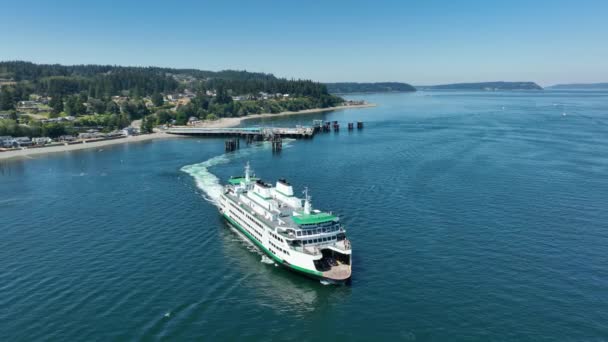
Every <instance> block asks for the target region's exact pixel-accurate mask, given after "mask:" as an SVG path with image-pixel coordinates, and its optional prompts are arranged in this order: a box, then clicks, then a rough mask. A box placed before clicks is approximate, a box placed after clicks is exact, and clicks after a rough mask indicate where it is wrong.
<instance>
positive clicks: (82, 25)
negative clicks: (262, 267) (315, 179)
mask: <svg viewBox="0 0 608 342" xmlns="http://www.w3.org/2000/svg"><path fill="white" fill-rule="evenodd" d="M0 9H1V11H0V60H16V59H19V60H28V61H33V62H38V63H62V64H84V63H86V64H88V63H94V64H120V65H155V66H167V67H178V68H182V67H184V68H185V67H187V68H199V69H206V70H220V69H246V70H251V71H263V72H271V73H274V74H275V75H277V76H284V77H289V78H291V77H294V78H308V79H313V80H317V81H403V82H409V83H412V84H437V83H448V82H468V81H494V80H508V81H509V80H510V81H519V80H531V81H536V82H539V83H541V84H543V85H547V84H552V83H559V82H601V81H604V82H607V81H608V1H606V0H596V1H589V0H578V1H561V0H553V1H545V0H537V1H535V0H529V1H519V0H514V1H490V0H487V1H457V0H444V1H440V0H415V1H406V0H403V1H330V0H326V1H316V0H315V1H289V0H283V1H253V0H250V1H222V2H220V1H214V2H211V1H156V0H151V1H137V2H136V1H127V0H123V1H114V0H98V1H66V0H53V1H29V0H10V1H9V0H0Z"/></svg>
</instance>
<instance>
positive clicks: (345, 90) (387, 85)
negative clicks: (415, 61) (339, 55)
mask: <svg viewBox="0 0 608 342" xmlns="http://www.w3.org/2000/svg"><path fill="white" fill-rule="evenodd" d="M325 85H326V86H327V91H328V92H329V93H331V94H351V93H389V92H409V91H416V88H414V87H413V86H411V85H409V84H407V83H402V82H375V83H358V82H336V83H325Z"/></svg>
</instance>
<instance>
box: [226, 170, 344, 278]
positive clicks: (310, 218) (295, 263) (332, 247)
mask: <svg viewBox="0 0 608 342" xmlns="http://www.w3.org/2000/svg"><path fill="white" fill-rule="evenodd" d="M304 194H305V196H304V198H303V199H301V198H298V197H296V196H295V195H294V191H293V187H292V186H291V184H289V182H287V180H285V179H279V180H278V181H277V182H276V185H275V186H274V187H273V186H272V185H271V184H268V183H266V182H264V181H263V180H261V179H259V178H256V177H255V176H251V169H250V166H249V163H247V165H246V166H245V175H244V176H239V177H231V178H230V179H229V180H228V184H226V185H225V186H224V188H223V192H222V194H221V196H220V198H219V211H220V213H221V214H222V215H223V216H224V217H225V218H226V220H227V221H228V222H229V223H230V224H231V225H232V226H234V227H235V228H236V229H238V230H239V231H240V232H241V233H243V234H244V235H245V236H246V237H247V238H248V239H249V240H251V241H252V242H253V243H254V244H255V245H256V246H257V247H258V248H260V249H261V250H262V251H263V252H264V253H266V254H267V255H268V256H269V257H270V258H272V259H273V260H274V261H275V262H276V263H277V264H279V265H282V266H284V267H286V268H288V269H289V270H292V271H295V272H297V273H300V274H303V275H305V276H308V277H311V278H315V279H320V280H322V281H328V282H330V283H345V282H348V281H349V280H350V278H351V265H352V258H351V255H352V250H351V244H350V241H349V240H348V239H347V238H346V231H345V229H344V226H343V225H342V224H341V223H340V219H339V218H338V216H336V215H334V214H332V213H330V212H322V211H320V210H316V209H313V208H312V204H311V201H310V196H309V195H308V189H306V190H305V191H304Z"/></svg>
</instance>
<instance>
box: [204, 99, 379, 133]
mask: <svg viewBox="0 0 608 342" xmlns="http://www.w3.org/2000/svg"><path fill="white" fill-rule="evenodd" d="M375 106H376V105H375V104H373V103H367V104H362V105H352V106H337V107H331V108H315V109H305V110H301V111H298V112H280V113H275V114H271V113H265V114H253V115H247V116H242V117H237V118H221V119H218V120H215V121H204V122H203V123H202V124H199V125H197V126H196V127H207V128H227V127H235V126H238V125H240V124H241V122H242V121H246V120H252V119H260V118H271V117H277V116H287V115H301V114H312V113H323V112H331V111H334V110H343V109H358V108H369V107H375Z"/></svg>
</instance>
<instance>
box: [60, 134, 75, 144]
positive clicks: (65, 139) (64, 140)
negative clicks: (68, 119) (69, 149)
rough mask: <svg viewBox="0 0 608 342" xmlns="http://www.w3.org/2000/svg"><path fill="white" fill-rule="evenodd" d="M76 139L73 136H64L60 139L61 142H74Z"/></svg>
mask: <svg viewBox="0 0 608 342" xmlns="http://www.w3.org/2000/svg"><path fill="white" fill-rule="evenodd" d="M74 140H76V138H75V137H74V136H73V135H62V136H60V137H59V141H63V142H70V141H74Z"/></svg>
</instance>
